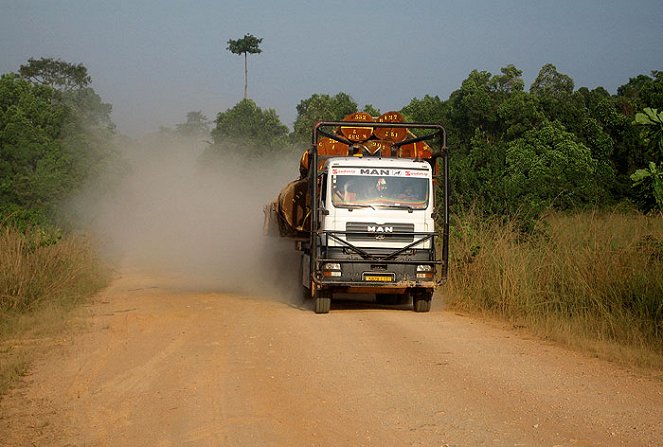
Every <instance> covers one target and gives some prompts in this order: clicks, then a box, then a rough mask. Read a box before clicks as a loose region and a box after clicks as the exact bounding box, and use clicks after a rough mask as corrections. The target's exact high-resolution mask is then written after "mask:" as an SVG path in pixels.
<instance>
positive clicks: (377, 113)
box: [362, 104, 381, 116]
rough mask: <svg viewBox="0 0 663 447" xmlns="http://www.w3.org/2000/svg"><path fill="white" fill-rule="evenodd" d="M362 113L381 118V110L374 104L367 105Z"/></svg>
mask: <svg viewBox="0 0 663 447" xmlns="http://www.w3.org/2000/svg"><path fill="white" fill-rule="evenodd" d="M362 111H364V112H366V113H368V114H369V115H371V116H380V115H381V113H380V109H378V108H376V107H375V106H373V104H366V105H365V106H364V108H363V109H362Z"/></svg>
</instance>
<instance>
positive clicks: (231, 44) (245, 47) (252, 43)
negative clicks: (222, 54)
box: [226, 34, 262, 56]
mask: <svg viewBox="0 0 663 447" xmlns="http://www.w3.org/2000/svg"><path fill="white" fill-rule="evenodd" d="M261 42H262V39H259V38H257V37H256V36H254V35H252V34H245V35H244V37H242V38H241V39H236V40H233V39H230V40H228V47H227V48H226V49H227V50H228V51H230V52H231V53H233V54H244V55H245V56H246V54H247V53H250V54H257V53H262V50H261V49H260V43H261Z"/></svg>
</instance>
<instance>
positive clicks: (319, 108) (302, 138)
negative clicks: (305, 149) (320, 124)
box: [292, 92, 358, 144]
mask: <svg viewBox="0 0 663 447" xmlns="http://www.w3.org/2000/svg"><path fill="white" fill-rule="evenodd" d="M357 111H358V109H357V103H356V102H355V101H354V99H352V97H350V95H348V94H346V93H342V92H341V93H337V94H336V95H335V96H329V95H323V94H317V93H316V94H314V95H311V97H310V98H308V99H305V100H302V101H300V103H299V104H298V105H297V118H296V119H295V125H294V132H293V135H292V136H293V140H294V141H295V142H296V143H297V144H310V142H311V132H312V130H313V125H314V124H315V123H316V121H336V120H341V119H343V117H345V116H346V115H348V114H350V113H354V112H357Z"/></svg>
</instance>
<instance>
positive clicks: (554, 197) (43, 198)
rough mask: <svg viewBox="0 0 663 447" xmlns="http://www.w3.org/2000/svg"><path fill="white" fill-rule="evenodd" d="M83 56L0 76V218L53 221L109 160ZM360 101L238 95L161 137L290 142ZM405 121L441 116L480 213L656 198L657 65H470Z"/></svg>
mask: <svg viewBox="0 0 663 447" xmlns="http://www.w3.org/2000/svg"><path fill="white" fill-rule="evenodd" d="M91 82H92V80H91V78H90V76H89V75H88V73H87V68H86V67H85V66H83V65H82V64H73V63H69V62H65V61H61V60H56V59H48V58H42V59H30V60H29V61H27V63H26V64H25V65H22V66H20V67H19V69H18V70H17V72H15V73H6V74H4V75H2V77H1V78H0V222H3V223H9V222H13V223H16V224H18V225H19V226H26V225H28V226H29V225H52V224H53V223H55V222H57V217H56V216H57V212H56V210H57V206H58V204H59V203H60V202H61V201H62V200H63V199H65V198H66V197H67V196H68V195H70V194H72V193H73V192H75V191H76V190H77V189H78V188H80V187H81V185H82V184H84V182H85V181H86V179H88V178H90V177H94V176H96V175H99V173H100V172H102V171H104V170H107V169H108V168H109V166H111V164H112V163H111V162H113V161H114V160H115V159H116V158H117V157H118V153H117V151H115V149H114V147H115V144H116V143H117V142H118V141H119V140H122V139H125V138H126V137H122V136H121V135H119V134H118V132H117V130H116V128H115V125H114V124H113V122H112V120H111V115H110V114H111V105H110V104H107V103H104V102H103V100H102V98H100V97H99V95H98V94H97V93H96V92H95V91H94V89H93V88H92V87H91ZM359 110H365V111H367V112H369V113H371V114H373V115H378V114H380V110H378V109H376V108H375V107H374V106H372V105H370V104H367V105H365V106H363V107H361V108H360V107H359V105H358V104H357V103H356V101H355V100H354V99H353V98H352V97H351V96H350V95H348V94H346V93H343V92H340V93H337V94H335V95H330V94H322V93H320V94H313V95H311V97H309V98H307V99H304V100H301V101H300V102H299V104H298V105H297V117H296V120H295V122H294V123H293V129H292V131H290V130H289V128H288V127H287V126H286V125H284V124H283V123H282V122H281V121H280V119H279V116H278V114H277V112H276V111H275V110H274V109H271V108H266V109H263V108H261V107H259V106H258V105H257V104H256V103H255V102H254V101H253V100H251V99H243V100H242V101H240V102H239V103H237V104H236V105H235V106H234V107H232V108H230V109H228V110H226V111H223V112H219V113H218V114H217V116H216V118H215V119H214V120H209V119H208V118H207V117H206V116H205V115H204V114H203V113H202V112H200V111H192V112H188V113H187V114H186V120H185V121H184V122H182V123H180V124H177V125H176V126H175V127H174V128H172V129H170V128H161V129H160V132H161V133H165V134H176V135H180V136H183V137H195V138H199V139H203V140H208V141H210V140H211V141H210V142H211V143H212V144H211V145H210V147H209V149H208V151H207V152H208V154H207V155H209V154H214V153H219V154H222V153H224V152H229V151H242V150H248V148H250V150H251V153H252V154H266V153H272V152H276V151H294V150H297V151H301V150H302V149H303V148H306V147H307V146H308V144H310V132H311V128H312V125H313V123H314V122H315V121H316V120H337V119H341V118H343V117H344V116H345V115H347V114H349V113H352V112H356V111H359ZM400 111H401V112H402V113H403V114H404V115H405V116H406V118H407V119H408V120H411V121H422V122H435V123H442V124H443V125H444V126H445V128H446V129H447V133H448V136H449V148H450V157H451V176H452V184H453V200H454V204H455V206H456V207H457V208H461V209H462V208H466V207H469V206H472V207H473V209H474V210H475V211H477V210H478V211H479V212H480V213H482V214H484V215H505V216H519V217H520V219H521V220H522V221H523V222H525V223H527V222H529V221H531V219H532V218H535V217H536V216H538V215H540V214H541V213H542V212H543V211H545V210H551V209H554V210H570V209H578V208H586V207H596V206H605V205H611V204H615V203H620V202H629V203H633V204H635V205H637V206H638V207H639V208H640V209H641V210H643V211H644V212H651V211H660V210H661V208H662V207H663V71H654V72H652V73H651V74H650V75H645V74H638V75H636V76H634V77H633V78H631V79H629V80H628V81H627V82H625V83H624V85H622V86H620V87H619V88H618V89H617V92H616V94H611V93H609V92H608V91H607V90H606V89H604V88H602V87H597V88H594V89H591V90H590V89H589V88H586V87H580V88H576V87H575V85H574V82H573V79H571V77H570V76H568V75H566V74H563V73H560V72H559V71H557V69H556V68H555V66H554V65H552V64H547V65H545V66H543V67H542V68H541V70H540V72H539V74H538V76H537V77H536V79H535V80H534V82H533V83H532V84H531V85H530V86H529V88H528V89H527V88H526V86H525V82H524V81H523V79H522V71H521V70H519V69H517V68H516V67H514V66H513V65H509V66H506V67H504V68H502V69H501V71H500V73H499V74H493V73H490V72H488V71H479V70H473V71H472V72H471V73H470V74H469V75H468V77H467V78H466V79H465V80H464V81H463V82H462V84H461V85H460V87H459V88H458V89H457V90H455V91H454V92H453V93H451V95H450V96H449V98H448V99H446V100H443V99H441V98H440V97H439V96H436V95H426V96H424V97H423V98H413V99H412V100H411V101H410V103H409V104H406V105H404V106H403V108H402V109H401V110H400Z"/></svg>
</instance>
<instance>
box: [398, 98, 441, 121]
mask: <svg viewBox="0 0 663 447" xmlns="http://www.w3.org/2000/svg"><path fill="white" fill-rule="evenodd" d="M446 109H447V106H446V103H445V102H444V101H442V100H441V99H440V97H439V96H429V95H426V96H424V97H423V99H417V98H412V101H410V103H409V104H408V105H406V106H405V107H403V108H402V109H401V113H402V114H403V115H404V116H405V118H406V120H407V121H416V122H421V123H444V122H446V119H445V118H446V116H447V114H446Z"/></svg>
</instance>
